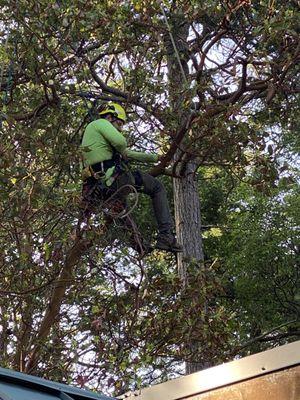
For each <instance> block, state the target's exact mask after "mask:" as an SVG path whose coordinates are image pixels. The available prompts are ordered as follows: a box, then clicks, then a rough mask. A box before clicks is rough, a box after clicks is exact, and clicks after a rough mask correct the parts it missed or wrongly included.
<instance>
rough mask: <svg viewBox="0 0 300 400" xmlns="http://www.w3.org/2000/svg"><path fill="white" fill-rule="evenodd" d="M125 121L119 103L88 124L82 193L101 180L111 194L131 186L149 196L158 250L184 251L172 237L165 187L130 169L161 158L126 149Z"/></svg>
mask: <svg viewBox="0 0 300 400" xmlns="http://www.w3.org/2000/svg"><path fill="white" fill-rule="evenodd" d="M125 122H126V113H125V110H124V109H123V107H122V106H120V105H119V104H117V103H108V104H107V105H106V106H105V107H104V108H102V110H100V112H99V119H96V120H94V121H93V122H91V123H89V124H88V125H87V127H86V129H85V132H84V135H83V139H82V144H81V149H82V153H83V160H84V165H85V169H84V170H83V180H84V183H83V193H88V192H91V191H92V189H93V187H95V185H97V184H98V183H99V181H101V184H102V185H103V184H104V185H105V187H107V188H109V192H110V193H114V192H116V191H118V193H119V192H120V188H122V187H123V186H125V185H132V186H134V187H135V188H136V189H137V190H138V191H139V192H141V193H145V194H147V195H149V196H150V197H151V199H152V204H153V209H154V215H155V218H156V221H157V225H158V237H157V242H156V246H155V248H157V249H160V250H166V251H171V252H175V253H176V252H181V251H182V248H181V246H180V245H179V244H178V243H177V241H176V239H175V236H174V234H173V222H172V216H171V213H170V209H169V204H168V199H167V195H166V190H165V188H164V186H163V185H162V184H161V182H160V181H159V180H158V179H156V178H154V177H153V176H151V175H149V174H147V173H144V172H142V171H139V170H132V168H131V166H130V160H135V161H140V162H145V163H155V162H157V161H159V156H158V155H156V154H152V153H144V152H138V151H133V150H130V149H129V148H127V141H126V139H125V137H124V136H123V134H122V133H121V131H122V128H123V125H124V123H125ZM127 188H128V186H127ZM125 195H126V194H125Z"/></svg>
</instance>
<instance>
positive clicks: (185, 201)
mask: <svg viewBox="0 0 300 400" xmlns="http://www.w3.org/2000/svg"><path fill="white" fill-rule="evenodd" d="M166 23H167V22H166ZM167 26H168V29H169V32H168V35H166V36H165V47H166V50H167V61H168V78H169V98H170V104H171V107H172V111H173V113H174V115H176V116H177V130H179V129H182V127H181V121H182V120H185V119H186V117H187V115H188V113H190V109H191V102H192V99H191V98H189V97H190V95H189V90H190V88H189V86H190V84H189V68H188V59H189V55H188V51H187V49H188V44H187V40H188V35H189V28H190V26H189V23H188V22H187V21H185V17H184V13H183V12H181V11H180V10H176V12H173V13H172V14H170V15H169V16H168V23H167ZM186 104H188V105H189V106H188V107H187V106H186ZM188 129H189V127H188V125H187V126H186V132H185V135H184V136H182V137H183V140H182V141H181V142H180V143H177V145H178V150H177V151H176V153H175V157H174V165H176V168H175V174H176V175H179V176H180V178H174V182H173V187H174V204H175V226H176V234H177V238H178V241H179V242H180V243H181V244H182V245H183V253H182V254H179V255H178V274H179V276H180V279H181V281H182V291H183V292H184V291H185V289H186V287H187V285H188V276H189V271H188V267H189V265H190V263H191V262H193V263H197V264H198V265H199V268H201V266H202V264H203V248H202V238H201V213H200V199H199V191H198V187H197V182H196V180H195V169H196V164H195V162H194V161H193V160H189V161H188V162H184V161H182V155H183V152H184V148H185V146H186V144H187V142H188V141H189V138H188ZM186 346H187V347H188V349H189V351H190V352H192V353H193V354H195V353H197V352H198V351H199V348H198V345H196V344H194V343H187V344H186ZM204 367H206V365H203V364H199V363H196V362H187V364H186V373H187V374H189V373H192V372H195V371H198V370H200V369H202V368H204Z"/></svg>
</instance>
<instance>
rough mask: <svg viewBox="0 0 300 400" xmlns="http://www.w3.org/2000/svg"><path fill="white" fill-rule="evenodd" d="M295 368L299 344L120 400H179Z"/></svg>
mask: <svg viewBox="0 0 300 400" xmlns="http://www.w3.org/2000/svg"><path fill="white" fill-rule="evenodd" d="M295 365H300V341H297V342H293V343H289V344H286V345H283V346H279V347H276V348H274V349H270V350H266V351H264V352H261V353H257V354H253V355H250V356H247V357H244V358H241V359H239V360H235V361H230V362H228V363H224V364H221V365H218V366H216V367H212V368H208V369H205V370H202V371H199V372H195V373H193V374H190V375H186V376H183V377H180V378H176V379H172V380H170V381H167V382H164V383H160V384H158V385H154V386H152V387H149V388H145V389H141V390H139V391H135V392H129V393H125V394H124V395H122V396H119V399H126V400H159V399H163V400H179V399H183V398H187V397H190V396H195V395H198V394H201V393H204V392H207V391H209V390H214V389H217V388H220V387H222V386H227V385H230V384H233V383H237V382H240V381H243V380H246V379H251V378H255V377H258V376H260V375H265V374H268V373H271V372H274V371H278V370H281V369H284V368H288V367H292V366H295Z"/></svg>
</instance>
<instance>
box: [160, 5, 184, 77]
mask: <svg viewBox="0 0 300 400" xmlns="http://www.w3.org/2000/svg"><path fill="white" fill-rule="evenodd" d="M160 8H161V11H162V13H163V17H164V20H165V23H166V26H167V28H168V33H169V36H170V39H171V43H172V46H173V49H174V52H175V55H176V58H177V61H178V64H179V68H180V71H181V74H182V77H183V80H184V82H185V83H186V84H187V83H188V80H187V77H186V75H185V72H184V69H183V66H182V62H181V60H180V56H179V52H178V49H177V47H176V43H175V40H174V36H173V34H172V30H171V27H170V24H169V21H168V18H167V15H166V12H165V9H164V7H163V5H162V4H160Z"/></svg>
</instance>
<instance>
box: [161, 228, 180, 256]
mask: <svg viewBox="0 0 300 400" xmlns="http://www.w3.org/2000/svg"><path fill="white" fill-rule="evenodd" d="M155 248H156V249H159V250H165V251H170V252H171V253H182V251H183V249H182V246H181V245H180V244H179V243H177V241H176V238H175V236H174V235H173V233H171V232H165V233H159V235H158V237H157V242H156V245H155Z"/></svg>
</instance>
